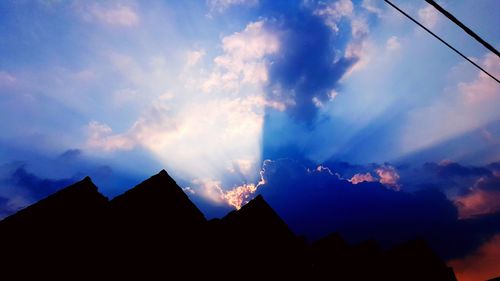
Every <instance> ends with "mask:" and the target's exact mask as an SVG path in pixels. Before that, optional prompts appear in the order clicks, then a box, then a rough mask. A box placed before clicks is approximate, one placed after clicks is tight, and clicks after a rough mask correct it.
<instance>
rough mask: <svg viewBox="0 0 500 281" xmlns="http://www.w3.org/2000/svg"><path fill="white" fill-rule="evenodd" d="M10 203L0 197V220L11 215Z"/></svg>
mask: <svg viewBox="0 0 500 281" xmlns="http://www.w3.org/2000/svg"><path fill="white" fill-rule="evenodd" d="M8 203H9V199H7V198H5V197H1V196H0V219H2V218H3V217H5V216H7V215H8V214H10V213H11V210H10V208H9V206H8V205H7V204H8Z"/></svg>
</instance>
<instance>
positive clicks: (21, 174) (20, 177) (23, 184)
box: [4, 165, 78, 199]
mask: <svg viewBox="0 0 500 281" xmlns="http://www.w3.org/2000/svg"><path fill="white" fill-rule="evenodd" d="M77 180H78V178H75V177H72V178H65V179H49V178H41V177H38V176H37V175H35V174H33V173H30V172H28V171H27V170H26V167H25V166H24V165H23V166H20V167H18V168H17V169H16V170H15V171H14V172H13V173H12V175H11V176H10V177H9V178H7V179H5V180H4V181H5V182H6V183H7V184H11V185H13V186H16V187H17V188H21V189H23V190H25V191H29V193H30V195H31V196H32V197H33V198H36V199H40V198H42V197H45V196H48V195H50V194H52V193H54V192H55V191H57V190H59V189H60V188H62V187H65V186H68V185H70V184H72V183H74V182H75V181H77Z"/></svg>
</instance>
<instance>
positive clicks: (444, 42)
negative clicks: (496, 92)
mask: <svg viewBox="0 0 500 281" xmlns="http://www.w3.org/2000/svg"><path fill="white" fill-rule="evenodd" d="M384 1H385V2H386V3H387V4H389V5H391V6H392V7H393V8H394V9H396V10H398V11H399V12H400V13H401V14H403V15H405V16H406V17H407V18H409V19H410V20H411V21H413V22H414V23H416V24H417V25H418V26H420V27H421V28H423V29H424V30H425V31H427V32H429V33H430V34H431V35H432V36H434V37H435V38H436V39H438V40H439V41H441V42H442V43H443V44H445V45H446V46H447V47H448V48H450V49H452V50H453V51H455V53H457V54H459V55H460V56H461V57H463V58H464V59H466V60H467V61H468V62H470V63H471V64H473V65H474V66H475V67H477V68H478V69H479V70H481V71H482V72H484V73H486V75H488V76H490V77H491V78H492V79H493V80H495V81H496V82H497V83H499V84H500V81H498V79H497V78H495V77H494V76H493V75H491V74H490V73H489V72H488V71H486V70H484V69H483V68H482V67H481V66H479V65H478V64H477V63H475V62H473V61H472V60H470V59H469V58H468V57H466V56H465V55H464V54H462V53H461V52H460V51H459V50H457V49H455V48H454V47H453V46H451V45H450V44H448V43H446V41H444V40H443V39H441V37H439V36H437V35H436V34H434V33H433V32H432V31H430V30H429V29H427V28H426V27H425V26H423V25H422V24H420V23H419V22H418V21H416V20H415V19H413V18H412V17H411V16H410V15H408V14H407V13H405V12H404V11H402V10H401V9H400V8H398V7H397V6H396V5H394V4H392V3H391V1H389V0H384Z"/></svg>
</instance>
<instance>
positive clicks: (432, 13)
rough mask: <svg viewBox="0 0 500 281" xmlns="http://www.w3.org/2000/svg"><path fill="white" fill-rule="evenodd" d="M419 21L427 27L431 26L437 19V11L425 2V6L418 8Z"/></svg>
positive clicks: (434, 24) (433, 25)
mask: <svg viewBox="0 0 500 281" xmlns="http://www.w3.org/2000/svg"><path fill="white" fill-rule="evenodd" d="M418 17H419V19H420V22H421V23H422V24H423V25H424V26H425V27H427V28H433V27H435V26H436V24H437V23H438V21H439V15H438V12H437V11H436V9H435V8H434V7H432V6H431V5H428V4H426V5H425V7H423V8H421V9H420V10H418Z"/></svg>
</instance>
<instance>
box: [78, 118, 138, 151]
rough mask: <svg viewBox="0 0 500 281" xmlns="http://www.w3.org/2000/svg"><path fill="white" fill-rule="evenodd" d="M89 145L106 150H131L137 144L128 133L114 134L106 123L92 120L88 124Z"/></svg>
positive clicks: (89, 146) (92, 147)
mask: <svg viewBox="0 0 500 281" xmlns="http://www.w3.org/2000/svg"><path fill="white" fill-rule="evenodd" d="M87 132H88V139H87V147H88V148H90V149H97V150H101V151H105V152H113V151H116V150H130V149H132V148H133V147H134V146H135V142H134V140H133V139H130V138H129V137H127V136H126V135H119V134H118V135H113V130H112V129H111V127H109V126H108V125H106V124H102V123H99V122H95V121H92V122H90V123H89V124H88V125H87Z"/></svg>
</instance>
